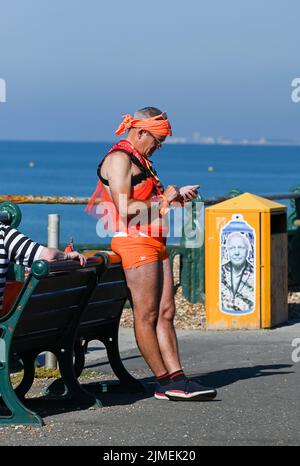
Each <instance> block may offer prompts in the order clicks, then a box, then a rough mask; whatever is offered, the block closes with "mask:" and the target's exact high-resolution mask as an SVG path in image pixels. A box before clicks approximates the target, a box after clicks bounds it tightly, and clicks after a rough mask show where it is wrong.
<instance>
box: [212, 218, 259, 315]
mask: <svg viewBox="0 0 300 466" xmlns="http://www.w3.org/2000/svg"><path fill="white" fill-rule="evenodd" d="M255 241H256V239H255V230H254V229H253V228H252V227H251V225H249V224H248V223H247V222H246V221H245V220H244V218H243V215H241V214H233V215H232V218H231V220H230V222H228V223H227V224H226V225H225V226H224V227H223V228H222V229H221V231H220V274H219V290H220V295H219V303H220V311H221V312H223V313H225V314H231V315H235V316H239V315H246V314H251V313H252V312H254V310H255V295H256V290H255V284H256V279H255V278H256V277H255V275H256V273H255V263H256V258H255V252H256V247H255Z"/></svg>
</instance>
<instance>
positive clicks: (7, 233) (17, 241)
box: [0, 223, 44, 310]
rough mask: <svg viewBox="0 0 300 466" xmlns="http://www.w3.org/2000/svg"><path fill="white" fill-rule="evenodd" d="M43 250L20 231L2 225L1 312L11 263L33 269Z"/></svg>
mask: <svg viewBox="0 0 300 466" xmlns="http://www.w3.org/2000/svg"><path fill="white" fill-rule="evenodd" d="M43 249H44V247H43V246H41V245H40V244H38V243H35V242H33V241H31V239H29V238H27V236H24V235H23V234H22V233H20V232H19V231H18V230H15V229H14V228H11V227H9V226H6V225H3V224H2V223H0V310H1V308H2V305H3V293H4V287H5V283H6V275H7V270H8V265H9V263H10V262H14V263H15V264H20V265H24V266H25V267H31V265H32V263H33V262H34V261H35V260H37V259H38V258H39V257H40V255H41V252H42V250H43Z"/></svg>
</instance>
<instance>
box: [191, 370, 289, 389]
mask: <svg viewBox="0 0 300 466" xmlns="http://www.w3.org/2000/svg"><path fill="white" fill-rule="evenodd" d="M290 367H293V365H292V364H270V365H265V366H263V365H259V366H252V367H234V368H232V369H223V370H220V371H215V372H209V373H207V374H191V375H190V378H191V379H193V380H196V381H199V382H201V384H203V385H206V386H210V387H214V388H219V387H225V386H226V385H231V384H233V383H235V382H237V381H238V380H245V379H253V378H257V377H269V376H271V375H285V374H294V371H285V372H279V370H280V369H287V368H290Z"/></svg>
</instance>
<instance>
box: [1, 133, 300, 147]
mask: <svg viewBox="0 0 300 466" xmlns="http://www.w3.org/2000/svg"><path fill="white" fill-rule="evenodd" d="M115 142H116V139H115V140H111V141H105V140H68V139H66V140H59V139H57V140H54V139H53V140H49V139H1V138H0V143H49V144H56V143H59V144H64V143H66V144H109V145H110V144H115ZM164 144H178V145H181V144H182V145H183V144H192V145H200V146H259V147H263V146H267V147H270V146H273V147H274V146H275V147H300V140H299V141H297V140H281V139H279V140H275V139H267V138H260V139H248V138H243V139H231V138H225V137H224V138H223V137H216V138H214V137H203V138H199V139H198V140H197V139H196V138H193V137H185V136H178V137H176V136H172V137H171V138H169V139H167V140H166V141H165V142H164Z"/></svg>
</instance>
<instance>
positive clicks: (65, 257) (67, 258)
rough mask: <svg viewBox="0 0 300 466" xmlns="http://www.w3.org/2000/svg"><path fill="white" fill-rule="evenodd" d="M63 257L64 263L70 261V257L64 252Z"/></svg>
mask: <svg viewBox="0 0 300 466" xmlns="http://www.w3.org/2000/svg"><path fill="white" fill-rule="evenodd" d="M64 255H65V256H64V260H65V261H67V260H69V259H70V255H69V253H68V252H65V253H64Z"/></svg>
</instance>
